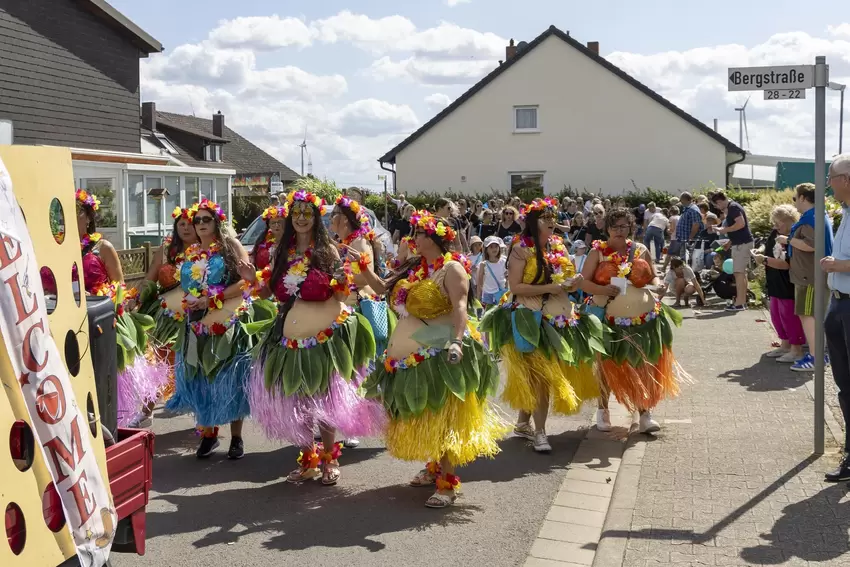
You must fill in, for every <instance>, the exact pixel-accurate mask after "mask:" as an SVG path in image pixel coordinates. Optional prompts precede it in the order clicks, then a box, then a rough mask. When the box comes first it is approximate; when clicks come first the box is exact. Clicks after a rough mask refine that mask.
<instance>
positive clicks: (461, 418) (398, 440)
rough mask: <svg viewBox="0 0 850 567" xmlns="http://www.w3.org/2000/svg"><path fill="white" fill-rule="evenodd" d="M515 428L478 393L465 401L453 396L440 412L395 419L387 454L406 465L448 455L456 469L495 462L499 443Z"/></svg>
mask: <svg viewBox="0 0 850 567" xmlns="http://www.w3.org/2000/svg"><path fill="white" fill-rule="evenodd" d="M510 430H511V426H510V425H509V424H508V423H507V422H505V421H504V420H503V419H502V418H500V417H499V415H498V414H497V413H496V411H495V410H494V408H493V407H492V406H491V405H490V404H489V403H488V402H487V401H481V400H479V399H478V396H477V395H475V394H474V393H471V392H470V393H467V394H466V400H464V401H462V400H460V399H458V398H457V397H456V396H454V395H452V394H449V397H448V399H447V400H446V403H445V404H444V405H443V407H442V408H441V409H440V410H439V411H437V412H432V411H431V410H430V409H427V408H426V409H425V411H423V412H422V413H421V414H419V415H417V416H408V417H405V418H401V417H399V418H397V419H392V420H391V421H390V426H389V429H388V430H387V450H388V451H389V452H390V454H391V455H392V456H394V457H396V458H398V459H402V460H405V461H424V462H428V461H439V460H440V459H441V458H442V457H443V456H444V455H445V456H446V457H447V458H448V459H449V462H451V464H452V465H453V466H461V465H465V464H467V463H471V462H472V461H474V460H475V459H476V458H478V457H480V456H484V457H488V458H493V457H495V456H496V455H497V454H498V453H499V451H500V449H499V445H498V443H497V441H498V440H499V439H501V438H503V437H505V436H506V435H507V434H508V432H510Z"/></svg>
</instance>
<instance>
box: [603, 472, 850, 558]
mask: <svg viewBox="0 0 850 567" xmlns="http://www.w3.org/2000/svg"><path fill="white" fill-rule="evenodd" d="M817 460H818V457H815V456H811V457H808V458H806V459H805V460H803V461H801V462H800V463H799V464H797V465H796V466H794V467H793V468H792V469H791V470H789V471H788V472H786V473H785V474H783V475H782V476H781V477H779V478H778V479H776V480H775V481H774V482H773V483H771V484H770V486H768V487H767V488H765V489H764V490H762V491H761V492H759V493H758V494H756V495H755V496H753V497H752V498H750V499H749V500H748V501H747V502H745V503H744V504H742V505H741V506H739V507H738V508H737V509H735V510H734V511H733V512H731V513H730V514H729V515H727V516H726V517H725V518H723V519H722V520H720V521H719V522H717V523H716V524H715V525H713V526H711V528H709V529H708V530H706V531H705V532H703V533H698V532H695V531H694V530H687V529H675V528H667V529H665V528H661V529H659V528H651V529H643V530H634V531H632V530H625V531H624V530H608V531H604V532H603V533H602V538H626V539H628V538H633V539H650V540H670V539H672V540H673V541H680V542H684V543H693V544H699V545H706V544H708V545H710V542H711V541H712V540H714V538H715V537H717V536H718V535H721V533H722V532H723V530H725V529H726V528H728V527H730V526H732V525H733V524H734V523H735V522H736V521H738V520H740V519H741V518H743V517H744V515H745V514H746V513H747V512H749V511H750V510H752V509H753V508H755V507H756V506H757V505H758V504H759V503H761V502H763V501H764V500H765V499H767V498H768V497H769V496H770V495H772V494H773V493H775V492H776V491H778V490H779V489H780V488H782V487H783V486H784V485H785V484H787V483H788V481H789V480H791V479H792V478H794V477H795V476H797V475H798V474H800V473H801V472H802V471H804V470H805V469H807V468H808V467H809V466H811V465H812V464H813V463H815V462H816V461H817ZM848 493H850V487H849V486H848V485H847V484H840V485H833V486H829V487H827V488H826V489H824V490H822V491H821V492H819V493H817V494H815V495H814V496H811V497H809V498H807V499H806V500H803V501H800V502H796V503H793V504H789V505H788V506H786V507H785V508H784V509H783V510H782V517H781V518H780V519H779V520H778V521H777V522H776V523H775V524H774V526H773V528H772V529H771V531H770V533H767V534H762V536H761V537H762V538H763V539H764V540H766V541H767V542H769V543H765V544H764V545H758V546H754V547H748V548H745V549H743V550H742V551H741V554H740V555H741V558H742V559H744V560H745V561H747V562H750V563H755V564H761V565H777V564H781V563H784V562H786V561H787V560H788V559H789V558H790V557H791V556H795V557H799V558H801V559H803V560H806V561H827V560H831V559H836V558H838V557H840V556H841V555H842V554H844V553H846V552H847V549H848V548H850V539H848V529H850V502H841V500H842V499H843V498H845V497H846V496H847V494H848Z"/></svg>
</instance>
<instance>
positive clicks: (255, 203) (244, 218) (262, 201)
mask: <svg viewBox="0 0 850 567" xmlns="http://www.w3.org/2000/svg"><path fill="white" fill-rule="evenodd" d="M232 200H233V215H232V217H233V218H232V221H233V228H234V229H235V228H236V227H237V226H239V227H244V228H248V225H250V224H251V223H252V222H254V219H256V218H257V217H258V216H260V214H261V213H262V212H263V211H264V210H265V209H266V207H268V205H269V198H268V196H266V195H262V196H254V195H252V196H246V195H235V196H234V197H233V199H232Z"/></svg>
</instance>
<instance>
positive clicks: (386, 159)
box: [378, 26, 745, 163]
mask: <svg viewBox="0 0 850 567" xmlns="http://www.w3.org/2000/svg"><path fill="white" fill-rule="evenodd" d="M550 36H555V37H557V38H558V39H560V40H562V41H564V42H565V43H567V44H568V45H569V46H570V47H572V48H574V49H576V50H577V51H578V52H579V53H581V54H582V55H585V56H586V57H588V58H590V59H591V60H593V61H594V62H596V63H598V64H599V65H601V66H602V67H604V68H605V69H607V70H608V71H610V72H611V73H613V74H614V75H616V76H617V77H619V78H621V79H623V80H624V81H626V82H627V83H628V84H630V85H631V86H633V87H635V88H636V89H638V90H639V91H640V92H642V93H643V94H645V95H646V96H648V97H649V98H651V99H652V100H654V101H655V102H657V103H659V104H660V105H661V106H663V107H665V108H667V109H668V110H670V111H671V112H673V113H674V114H676V115H677V116H679V117H680V118H682V119H683V120H685V121H686V122H688V123H690V124H691V125H693V126H694V127H696V128H697V129H699V130H701V131H702V132H703V133H704V134H706V135H708V136H709V137H711V138H713V139H714V140H716V141H717V142H720V143H721V144H723V146H725V148H726V151H728V152H733V153H740V154H741V155H743V154H744V153H745V152H744V150H742V149H741V148H739V147H738V146H736V145H735V144H734V143H732V142H731V141H730V140H728V139H727V138H726V137H724V136H722V135H720V134H718V133H717V132H715V131H714V130H712V129H711V128H709V127H708V125H706V124H704V123H703V122H701V121H700V120H698V119H696V118H694V117H693V116H691V115H690V114H688V113H687V112H685V111H684V110H682V109H681V108H679V107H678V106H676V105H675V104H673V103H672V102H670V101H669V100H667V99H666V98H664V97H663V96H661V95H660V94H658V93H657V92H655V91H654V90H652V89H650V88H649V87H648V86H646V85H644V84H643V83H641V82H640V81H638V80H637V79H635V78H634V77H632V76H631V75H629V74H628V73H626V72H625V71H623V70H622V69H620V68H619V67H617V66H616V65H614V64H613V63H611V62H610V61H608V60H607V59H605V58H604V57H601V56H599V55H597V54H596V53H594V52H593V51H591V50H589V49H587V47H585V46H584V45H583V44H582V43H580V42H578V41H576V40H575V39H573V38H572V37H570V36H569V34H568V33H565V32H563V31H561V30H560V29H558V28H556V27H555V26H550V27H549V29H547V30H546V31H545V32H543V33H542V34H540V35H539V36H537V37H536V38H535V39H534V40H533V41H531V42H530V43H529V44H528V46H527V47H526V48H525V49H523V50H521V51H517V53H516V55H514V56H513V57H512V58H511V59H509V60H508V61H506V62H505V63H502V64H501V65H499V66H498V67H496V68H495V69H494V70H493V71H491V72H490V73H489V74H487V75H486V76H485V77H484V78H483V79H481V80H480V81H478V82H477V83H476V84H475V85H473V86H472V87H471V88H470V89H469V90H468V91H466V92H465V93H463V94H462V95H461V96H460V97H458V98H457V99H456V100H455V101H454V102H452V103H451V104H450V105H449V106H447V107H446V108H444V109H443V110H442V111H441V112H440V113H439V114H437V115H436V116H434V117H433V118H432V119H431V120H429V121H428V122H426V123H425V124H423V125H422V126H421V127H420V128H419V129H418V130H416V131H415V132H413V133H412V134H411V135H410V136H408V137H407V138H405V139H404V140H402V141H401V142H400V143H399V144H398V145H397V146H395V147H394V148H393V149H391V150H390V151H389V152H387V153H386V154H384V155H383V156H381V157H380V158H379V159H378V161H379V162H381V163H395V158H396V155H398V154H399V153H400V152H401V151H402V150H404V149H405V148H407V147H408V146H409V145H411V144H412V143H413V142H415V141H416V140H417V139H418V138H419V137H421V136H422V135H423V134H425V133H426V132H427V131H428V130H430V129H431V128H432V127H434V126H436V125H437V123H439V122H440V121H442V120H443V119H444V118H446V117H447V116H449V115H450V114H451V113H452V112H454V111H455V110H456V109H457V108H458V107H460V106H461V105H462V104H463V103H465V102H466V101H467V100H469V99H470V98H472V97H473V96H474V95H475V94H476V93H478V92H479V91H481V90H483V89H484V88H485V87H486V86H487V85H489V84H490V83H491V82H493V81H494V80H495V79H496V78H497V77H498V76H499V75H501V74H502V73H504V72H505V71H507V70H508V69H509V68H510V67H512V66H513V65H516V64H517V63H519V61H520V60H521V59H522V58H523V57H525V56H526V55H528V54H529V53H531V51H533V50H534V48H536V47H537V46H539V45H540V44H541V43H543V42H544V41H545V40H546V39H548V38H549V37H550Z"/></svg>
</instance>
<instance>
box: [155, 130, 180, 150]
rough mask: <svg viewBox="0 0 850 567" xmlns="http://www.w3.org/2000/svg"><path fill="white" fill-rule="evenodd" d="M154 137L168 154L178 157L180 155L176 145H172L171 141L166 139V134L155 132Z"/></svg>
mask: <svg viewBox="0 0 850 567" xmlns="http://www.w3.org/2000/svg"><path fill="white" fill-rule="evenodd" d="M154 136H156V141H157V142H159V145H160V146H161V147H162V149H164V150H165V151H166V152H168V153H170V154H172V155H176V154H179V153H180V152H178V151H177V148H176V147H175V146H174V144H172V143H171V140H169V139H168V138H166V137H165V134H163V133H162V132H154Z"/></svg>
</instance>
